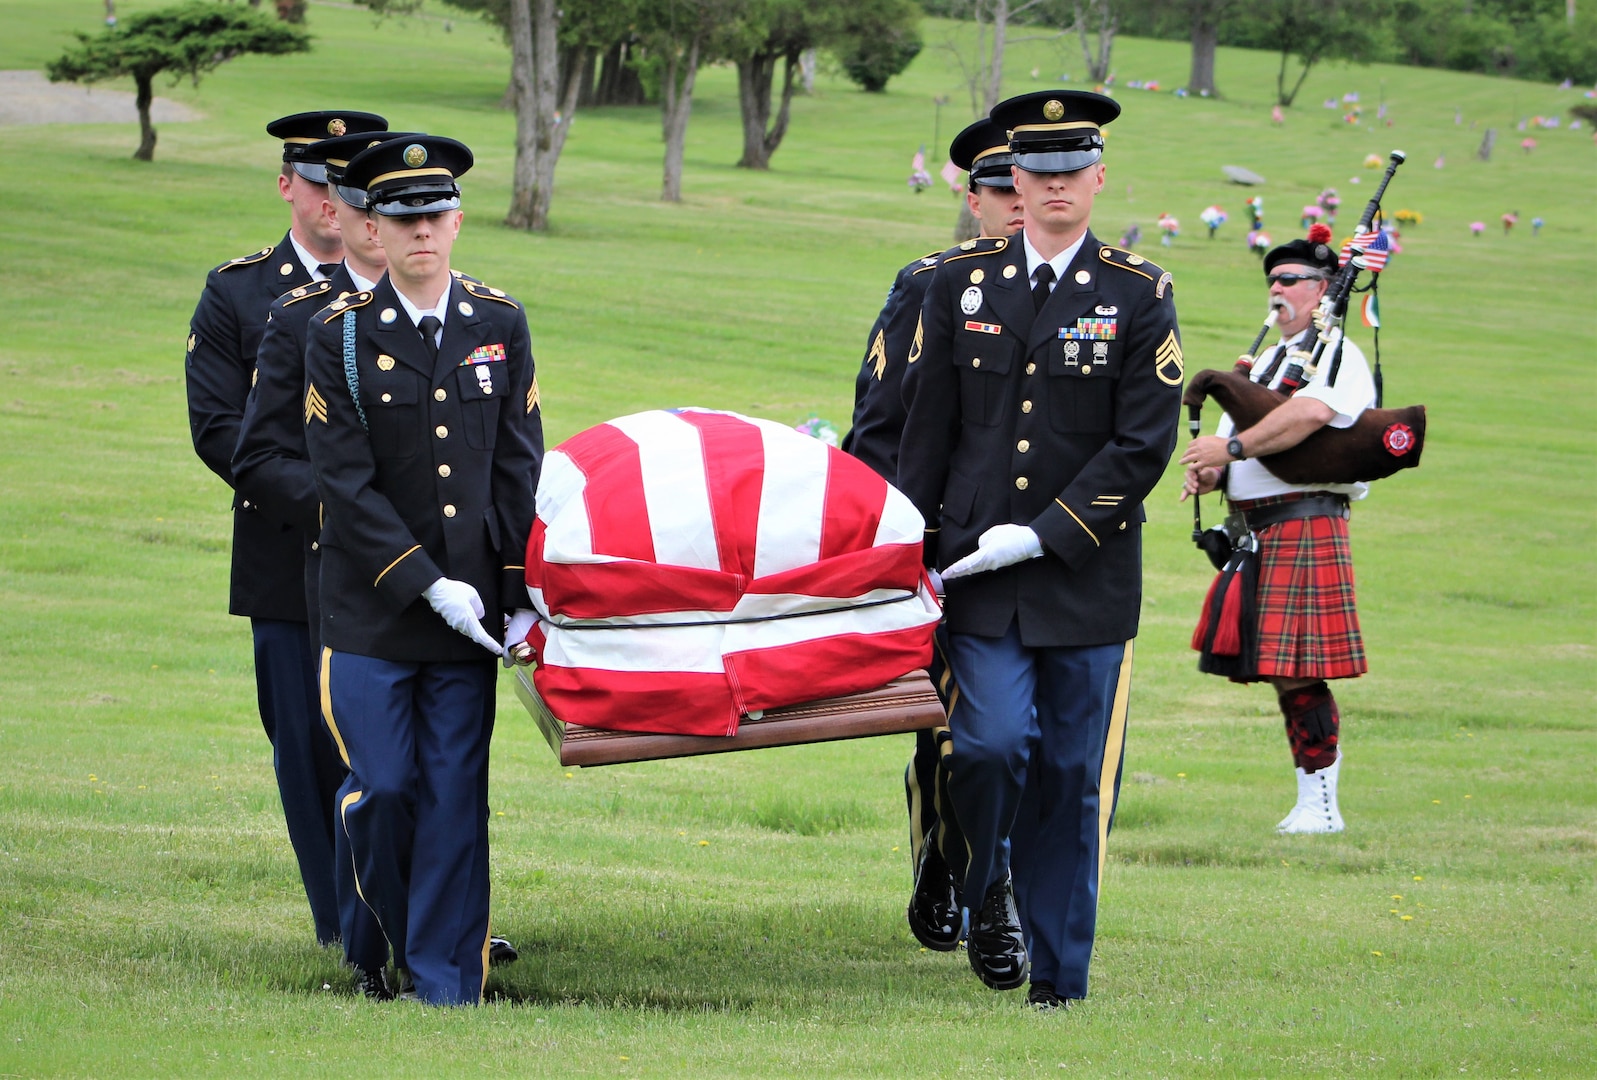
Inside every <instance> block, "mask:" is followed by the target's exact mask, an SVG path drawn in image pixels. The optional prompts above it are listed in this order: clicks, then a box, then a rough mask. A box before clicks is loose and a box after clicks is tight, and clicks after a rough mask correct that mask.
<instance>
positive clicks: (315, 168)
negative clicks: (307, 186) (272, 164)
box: [289, 161, 327, 184]
mask: <svg viewBox="0 0 1597 1080" xmlns="http://www.w3.org/2000/svg"><path fill="white" fill-rule="evenodd" d="M289 164H291V165H293V166H294V171H295V172H297V173H299V174H300V175H301V176H303V177H304V178H305V179H307V180H309V181H310V182H311V183H313V184H325V183H327V166H326V165H320V164H317V165H312V164H310V163H308V162H304V161H292V162H289Z"/></svg>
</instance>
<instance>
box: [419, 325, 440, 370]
mask: <svg viewBox="0 0 1597 1080" xmlns="http://www.w3.org/2000/svg"><path fill="white" fill-rule="evenodd" d="M443 328H444V324H443V323H441V322H439V321H438V316H436V315H423V316H422V317H421V324H420V326H419V329H420V330H421V343H422V344H423V345H425V346H427V355H428V356H429V357H430V358H431V359H433V360H437V359H438V331H440V330H442V329H443Z"/></svg>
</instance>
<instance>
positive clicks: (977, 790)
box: [948, 624, 1132, 998]
mask: <svg viewBox="0 0 1597 1080" xmlns="http://www.w3.org/2000/svg"><path fill="white" fill-rule="evenodd" d="M1131 651H1132V650H1131V643H1130V642H1125V643H1123V644H1119V645H1090V646H1080V647H1056V648H1027V647H1026V646H1024V645H1022V644H1021V641H1020V633H1019V630H1018V629H1017V628H1016V626H1015V625H1014V624H1011V625H1010V628H1009V630H1008V632H1007V633H1006V634H1005V635H1004V636H1003V637H1001V638H985V637H977V636H975V635H972V634H951V635H950V641H949V654H950V655H949V659H950V662H951V664H952V666H953V670H954V678H955V681H956V683H957V684H958V688H959V690H958V698H957V699H956V701H955V703H954V705H953V708H952V710H951V712H950V714H949V727H950V728H951V729H952V731H953V737H954V738H953V752H952V753H951V754H950V755H949V759H948V766H949V774H950V775H949V783H948V786H949V794H950V796H951V798H952V801H953V804H954V812H955V814H956V815H957V816H958V818H959V823H960V825H961V827H962V828H963V830H964V833H965V840H966V844H967V845H968V847H969V851H970V861H969V866H968V868H967V870H966V873H965V889H964V898H965V903H966V904H967V905H968V906H969V907H970V908H972V909H973V910H974V909H975V908H976V907H978V906H979V905H980V904H981V902H982V898H983V897H984V896H985V895H986V892H987V889H988V887H989V886H991V885H992V884H993V883H995V882H998V881H1002V880H1003V879H1004V877H1005V875H1010V876H1012V877H1013V880H1014V885H1015V900H1016V903H1017V906H1018V907H1019V909H1020V920H1021V926H1022V928H1023V929H1024V931H1025V935H1026V948H1027V950H1028V951H1029V952H1030V953H1031V978H1032V981H1033V982H1049V983H1052V984H1054V987H1055V990H1056V992H1057V993H1058V994H1059V995H1060V996H1061V997H1067V998H1081V997H1086V996H1087V969H1088V967H1089V965H1090V963H1091V961H1092V942H1093V935H1094V933H1095V931H1096V929H1097V919H1098V879H1099V874H1100V872H1101V870H1102V867H1103V853H1104V844H1105V841H1106V839H1107V837H1108V834H1109V824H1110V818H1111V815H1112V814H1113V813H1114V802H1115V798H1116V795H1117V794H1118V792H1119V788H1120V765H1121V761H1122V759H1123V756H1124V745H1125V723H1126V706H1127V701H1128V699H1129V696H1130V688H1131Z"/></svg>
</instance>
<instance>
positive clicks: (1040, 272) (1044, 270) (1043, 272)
mask: <svg viewBox="0 0 1597 1080" xmlns="http://www.w3.org/2000/svg"><path fill="white" fill-rule="evenodd" d="M1035 276H1036V278H1037V284H1035V285H1033V286H1032V287H1031V302H1032V304H1033V306H1035V307H1036V309H1037V310H1038V311H1041V310H1042V306H1043V305H1044V304H1046V303H1047V302H1048V292H1049V289H1048V286H1050V285H1052V284H1053V283H1054V268H1053V267H1052V266H1050V265H1048V264H1047V263H1043V264H1042V265H1041V266H1039V267H1037V273H1036V275H1035Z"/></svg>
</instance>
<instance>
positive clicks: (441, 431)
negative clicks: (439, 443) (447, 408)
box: [433, 424, 449, 439]
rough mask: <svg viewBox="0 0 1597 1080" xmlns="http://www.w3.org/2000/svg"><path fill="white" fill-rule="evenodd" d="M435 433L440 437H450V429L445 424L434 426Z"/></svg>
mask: <svg viewBox="0 0 1597 1080" xmlns="http://www.w3.org/2000/svg"><path fill="white" fill-rule="evenodd" d="M433 434H434V435H436V436H438V437H439V438H440V439H447V438H449V429H448V428H446V427H444V425H442V424H439V425H438V426H437V427H435V428H433Z"/></svg>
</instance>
